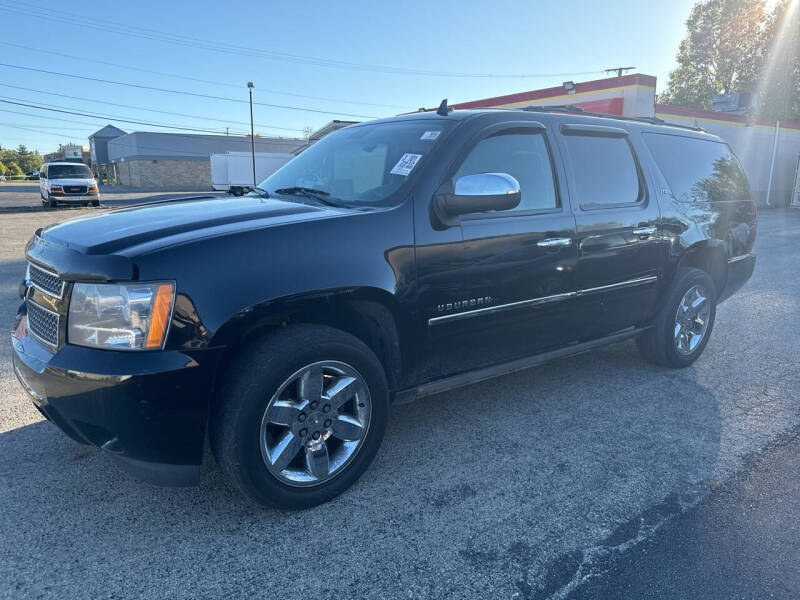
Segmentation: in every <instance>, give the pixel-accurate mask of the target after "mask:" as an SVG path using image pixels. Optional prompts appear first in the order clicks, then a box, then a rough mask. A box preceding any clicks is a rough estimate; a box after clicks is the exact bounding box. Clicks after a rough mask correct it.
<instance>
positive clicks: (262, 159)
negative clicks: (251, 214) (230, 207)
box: [211, 152, 295, 196]
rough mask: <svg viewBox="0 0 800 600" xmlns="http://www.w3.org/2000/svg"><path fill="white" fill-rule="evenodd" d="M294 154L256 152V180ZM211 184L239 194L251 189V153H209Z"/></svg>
mask: <svg viewBox="0 0 800 600" xmlns="http://www.w3.org/2000/svg"><path fill="white" fill-rule="evenodd" d="M294 156H295V155H294V154H291V153H288V154H280V153H268V152H257V153H256V182H259V181H264V180H265V179H266V178H267V177H269V176H270V175H272V174H273V173H274V172H275V171H277V170H278V169H280V168H281V167H282V166H283V165H285V164H286V163H287V162H289V161H290V160H291V159H293V158H294ZM211 186H212V187H213V188H214V189H215V190H218V191H226V192H230V193H231V194H233V195H234V196H241V195H243V194H245V193H247V192H248V191H250V190H252V189H253V155H252V154H251V153H249V152H226V153H224V154H212V155H211Z"/></svg>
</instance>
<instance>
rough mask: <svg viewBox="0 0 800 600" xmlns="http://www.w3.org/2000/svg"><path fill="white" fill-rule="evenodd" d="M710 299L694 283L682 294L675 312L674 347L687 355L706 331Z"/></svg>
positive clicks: (683, 354) (701, 288)
mask: <svg viewBox="0 0 800 600" xmlns="http://www.w3.org/2000/svg"><path fill="white" fill-rule="evenodd" d="M710 314H711V300H710V299H709V297H708V293H707V292H706V290H705V289H704V288H703V287H702V286H699V285H695V286H693V287H691V288H689V290H688V291H687V292H686V293H685V294H684V295H683V298H682V299H681V302H680V304H679V305H678V311H677V312H676V313H675V328H674V336H675V349H676V350H677V351H678V354H680V355H682V356H688V355H689V354H691V353H692V352H694V351H695V349H696V348H697V346H698V345H699V344H700V342H702V341H703V338H704V337H705V335H706V332H707V331H708V319H709V316H710Z"/></svg>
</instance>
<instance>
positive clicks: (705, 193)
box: [643, 133, 750, 202]
mask: <svg viewBox="0 0 800 600" xmlns="http://www.w3.org/2000/svg"><path fill="white" fill-rule="evenodd" d="M643 137H644V142H645V144H647V147H648V148H649V149H650V152H651V153H652V154H653V158H654V159H655V161H656V164H657V165H658V168H659V169H661V173H662V174H663V175H664V178H665V179H666V180H667V184H668V185H669V187H670V191H671V192H672V195H673V196H674V197H675V199H677V200H678V201H680V202H718V201H721V200H749V199H750V188H749V186H748V185H747V177H746V176H745V174H744V171H743V170H742V167H741V166H739V161H737V160H736V157H735V156H734V155H733V154H732V153H731V151H730V148H728V146H727V145H726V144H725V143H723V142H715V141H712V140H702V139H698V138H690V137H684V136H679V135H666V134H661V133H645V134H643Z"/></svg>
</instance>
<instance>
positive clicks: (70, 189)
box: [61, 185, 87, 194]
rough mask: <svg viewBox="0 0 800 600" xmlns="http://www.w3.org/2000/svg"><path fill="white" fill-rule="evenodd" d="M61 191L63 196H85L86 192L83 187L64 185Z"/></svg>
mask: <svg viewBox="0 0 800 600" xmlns="http://www.w3.org/2000/svg"><path fill="white" fill-rule="evenodd" d="M61 189H63V190H64V193H65V194H85V193H86V190H87V188H86V186H85V185H65V186H62V188H61Z"/></svg>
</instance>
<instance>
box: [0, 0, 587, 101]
mask: <svg viewBox="0 0 800 600" xmlns="http://www.w3.org/2000/svg"><path fill="white" fill-rule="evenodd" d="M0 4H2V5H3V6H4V7H5V10H7V11H11V12H15V13H18V14H21V15H24V16H26V17H30V12H26V11H23V10H20V9H19V8H18V6H19V5H20V4H22V5H27V6H28V7H29V8H30V10H31V11H36V17H37V18H42V19H48V20H51V21H57V22H61V23H67V24H70V25H76V26H79V27H87V28H90V29H99V30H101V31H104V32H106V33H109V32H112V33H116V34H120V35H126V36H129V37H135V38H141V39H147V40H152V41H158V42H162V43H167V44H173V45H178V46H185V47H191V48H200V49H204V50H210V51H213V52H223V53H227V54H238V55H244V56H257V57H261V58H266V59H270V60H277V61H282V62H290V63H302V64H310V65H314V66H320V67H329V68H339V69H355V70H363V71H372V72H378V73H391V74H397V75H424V76H432V77H459V78H494V79H500V78H509V79H519V78H541V77H570V76H576V75H589V74H592V73H599V72H600V71H601V70H600V69H597V70H594V71H583V72H575V73H522V74H510V73H509V74H502V73H465V72H452V71H429V70H424V69H411V68H405V67H393V66H384V65H375V64H367V63H356V62H348V61H342V60H335V59H327V58H319V57H313V56H303V55H298V54H289V53H286V52H276V51H270V50H264V49H261V48H253V47H249V46H241V45H236V44H230V43H228V44H223V43H221V42H217V41H215V42H213V43H212V42H208V41H206V40H202V39H200V38H195V37H191V36H186V35H179V34H174V33H166V32H162V31H158V30H155V29H148V28H145V27H139V26H135V25H130V24H123V23H118V22H115V21H109V20H106V19H96V18H90V17H86V16H83V15H75V14H72V13H64V12H61V11H57V10H52V9H48V12H46V13H45V12H41V11H40V10H39V7H38V6H36V5H31V4H26V3H24V2H19V1H16V2H15V3H14V4H11V3H9V2H6V1H5V0H0ZM350 116H353V115H350Z"/></svg>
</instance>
